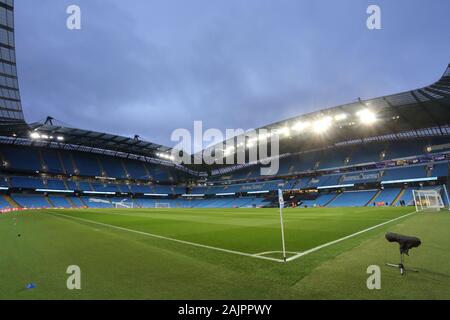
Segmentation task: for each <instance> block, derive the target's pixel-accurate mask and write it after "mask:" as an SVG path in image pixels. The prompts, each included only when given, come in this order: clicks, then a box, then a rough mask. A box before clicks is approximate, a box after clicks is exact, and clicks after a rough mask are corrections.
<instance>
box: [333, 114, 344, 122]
mask: <svg viewBox="0 0 450 320" xmlns="http://www.w3.org/2000/svg"><path fill="white" fill-rule="evenodd" d="M345 119H347V114H346V113H341V114H337V115H335V116H334V120H336V121H342V120H345Z"/></svg>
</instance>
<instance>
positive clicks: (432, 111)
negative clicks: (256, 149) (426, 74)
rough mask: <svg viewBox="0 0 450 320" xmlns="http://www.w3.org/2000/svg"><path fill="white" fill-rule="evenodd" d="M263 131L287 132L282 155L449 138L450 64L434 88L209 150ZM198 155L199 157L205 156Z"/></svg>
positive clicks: (305, 118)
mask: <svg viewBox="0 0 450 320" xmlns="http://www.w3.org/2000/svg"><path fill="white" fill-rule="evenodd" d="M361 111H365V112H370V114H371V115H372V116H373V117H374V118H376V121H374V122H373V123H371V124H370V125H367V124H364V123H363V122H362V121H360V120H361V119H360V116H359V113H360V112H361ZM323 119H326V120H327V126H328V127H327V130H324V131H323V132H320V134H318V133H317V132H314V131H315V130H314V128H313V127H314V124H315V123H318V122H319V123H320V121H323ZM305 124H307V125H305ZM261 129H265V130H267V131H271V130H272V131H279V130H281V131H282V132H283V134H280V141H279V144H280V150H279V154H280V155H282V154H286V153H295V152H299V151H309V150H314V149H321V148H326V147H330V146H334V145H340V144H345V143H351V142H354V141H356V140H358V141H365V140H366V139H371V140H376V138H377V137H382V136H387V135H389V136H391V137H392V138H393V139H395V138H405V137H409V138H414V137H421V136H444V135H450V64H449V65H448V67H447V69H446V70H445V72H444V74H443V75H442V77H441V78H440V79H439V80H438V81H436V82H434V83H433V84H431V85H429V86H426V87H423V88H419V89H415V90H411V91H406V92H402V93H398V94H393V95H388V96H383V97H378V98H374V99H368V100H360V99H358V101H356V102H352V103H348V104H344V105H340V106H336V107H332V108H327V109H323V110H319V111H317V112H311V113H307V114H304V115H300V116H298V117H294V118H290V119H287V120H283V121H279V122H276V123H272V124H269V125H267V126H264V127H261V128H259V129H256V130H254V131H252V132H247V133H245V134H244V135H241V136H238V137H235V138H233V139H230V140H228V141H226V142H224V143H220V144H217V145H215V146H212V147H210V148H208V149H216V150H218V149H220V148H223V151H224V153H225V150H226V149H225V146H224V144H225V143H226V144H227V145H228V146H229V145H231V146H233V145H234V146H235V150H236V146H237V141H238V139H239V138H240V141H243V140H245V141H246V143H247V142H248V141H249V139H252V138H253V139H254V136H255V133H256V135H257V134H258V133H259V131H260V130H261ZM253 145H254V144H253ZM247 152H248V151H247ZM195 156H196V157H200V154H196V155H195ZM223 166H224V165H216V166H212V168H220V167H223ZM209 169H211V167H210V168H209Z"/></svg>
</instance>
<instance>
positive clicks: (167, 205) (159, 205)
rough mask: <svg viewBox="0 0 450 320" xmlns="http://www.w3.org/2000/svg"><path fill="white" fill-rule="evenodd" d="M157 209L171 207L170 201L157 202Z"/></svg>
mask: <svg viewBox="0 0 450 320" xmlns="http://www.w3.org/2000/svg"><path fill="white" fill-rule="evenodd" d="M155 209H170V203H168V202H155Z"/></svg>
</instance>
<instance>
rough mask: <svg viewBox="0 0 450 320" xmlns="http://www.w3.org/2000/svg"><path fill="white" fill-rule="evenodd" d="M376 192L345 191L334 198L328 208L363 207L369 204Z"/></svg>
mask: <svg viewBox="0 0 450 320" xmlns="http://www.w3.org/2000/svg"><path fill="white" fill-rule="evenodd" d="M376 193H377V191H376V190H365V191H345V192H344V193H342V194H340V195H339V196H338V197H336V198H335V199H334V200H333V201H332V202H331V203H330V204H329V205H328V206H330V207H363V206H366V205H367V204H369V202H370V200H371V199H372V198H373V197H374V196H375V195H376Z"/></svg>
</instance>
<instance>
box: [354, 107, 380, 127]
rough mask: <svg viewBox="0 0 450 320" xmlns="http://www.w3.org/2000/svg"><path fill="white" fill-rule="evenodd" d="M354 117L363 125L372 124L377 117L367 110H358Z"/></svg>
mask: <svg viewBox="0 0 450 320" xmlns="http://www.w3.org/2000/svg"><path fill="white" fill-rule="evenodd" d="M356 115H357V116H358V117H359V120H360V121H361V123H364V124H372V123H374V122H375V121H377V116H376V115H375V113H373V112H372V111H370V110H369V109H363V110H360V111H358V112H357V113H356Z"/></svg>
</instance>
